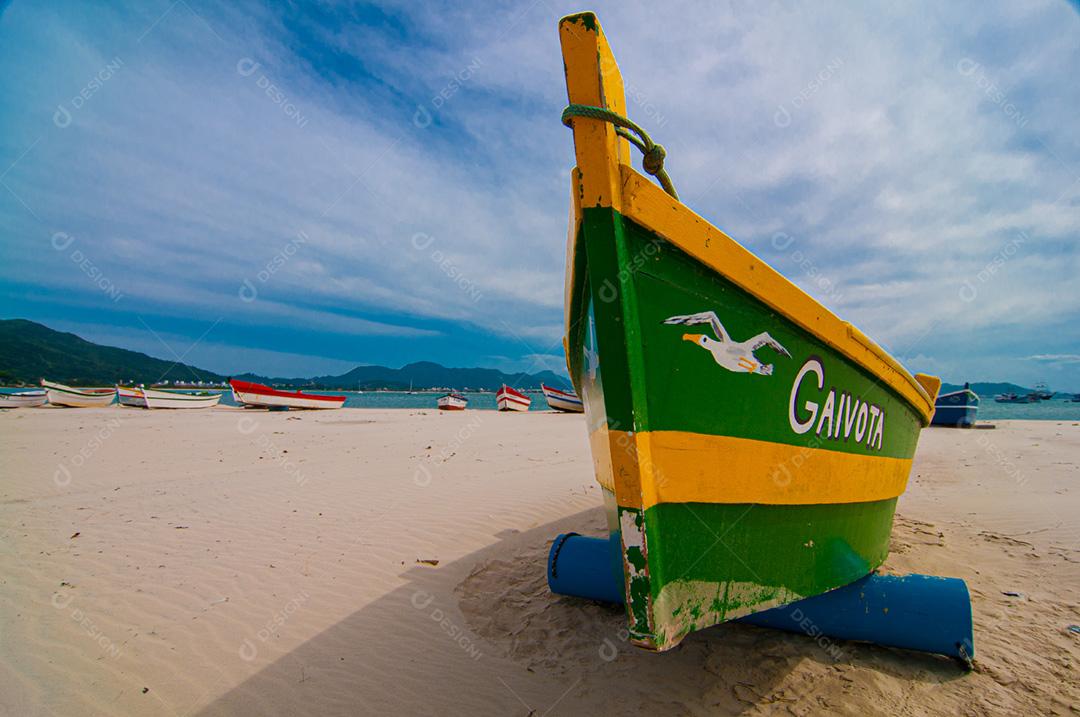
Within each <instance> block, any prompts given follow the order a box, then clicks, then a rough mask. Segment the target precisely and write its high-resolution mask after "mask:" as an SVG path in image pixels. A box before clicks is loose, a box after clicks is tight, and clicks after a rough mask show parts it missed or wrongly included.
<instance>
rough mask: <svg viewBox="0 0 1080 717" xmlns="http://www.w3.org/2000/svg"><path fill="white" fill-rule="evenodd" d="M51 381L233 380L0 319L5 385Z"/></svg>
mask: <svg viewBox="0 0 1080 717" xmlns="http://www.w3.org/2000/svg"><path fill="white" fill-rule="evenodd" d="M42 378H47V379H49V380H51V381H59V382H60V383H68V384H73V385H76V386H110V385H113V384H115V383H119V382H122V381H128V382H133V383H146V384H153V383H160V382H163V381H170V382H172V381H210V382H220V381H225V380H226V379H227V378H228V377H227V376H223V375H221V374H218V373H214V372H213V371H206V370H204V369H201V368H197V367H195V366H190V365H188V364H183V363H176V362H174V361H166V360H163V359H159V358H154V357H153V356H147V355H146V354H144V353H139V352H138V351H129V350H127V349H121V348H116V347H114V346H101V345H99V344H95V343H92V342H90V341H86V340H85V339H82V338H79V337H78V336H76V335H75V334H69V333H64V332H61V331H54V330H53V329H50V328H49V327H48V326H44V325H43V324H38V323H35V322H33V321H27V320H26V319H6V320H0V384H14V383H27V384H35V383H37V382H38V380H40V379H42ZM236 378H240V379H244V380H246V381H256V382H258V383H266V384H270V385H273V386H292V387H306V388H327V389H346V390H353V391H355V390H357V389H364V390H372V389H379V388H389V389H407V388H409V387H410V386H412V387H413V388H415V389H417V390H420V389H425V388H455V389H466V388H472V389H484V390H491V391H494V390H496V389H498V388H499V387H500V386H501V385H502V384H504V383H505V384H508V385H511V386H517V387H518V388H539V386H540V384H541V383H547V384H549V385H552V386H555V387H557V388H566V387H568V386H569V385H570V382H569V381H568V380H567V379H566V378H565V377H563V376H559V375H558V374H556V373H552V372H551V371H541V372H540V373H535V374H525V373H515V374H507V373H503V372H502V371H499V370H496V369H491V368H447V367H445V366H440V365H439V364H437V363H432V362H430V361H420V362H417V363H411V364H408V365H406V366H403V367H401V368H387V367H386V366H357V367H356V368H354V369H352V370H351V371H349V372H348V373H345V374H343V375H341V376H316V377H314V378H266V377H265V376H259V375H256V374H242V375H238V376H236Z"/></svg>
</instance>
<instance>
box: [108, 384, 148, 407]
mask: <svg viewBox="0 0 1080 717" xmlns="http://www.w3.org/2000/svg"><path fill="white" fill-rule="evenodd" d="M116 402H117V403H118V404H120V405H121V406H128V407H131V408H146V407H147V406H146V397H145V396H143V392H142V389H138V388H124V387H123V386H117V388H116Z"/></svg>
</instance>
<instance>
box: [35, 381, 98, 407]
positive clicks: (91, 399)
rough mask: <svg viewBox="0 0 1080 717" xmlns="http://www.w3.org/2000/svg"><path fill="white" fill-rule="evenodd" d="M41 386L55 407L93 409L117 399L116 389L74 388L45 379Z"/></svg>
mask: <svg viewBox="0 0 1080 717" xmlns="http://www.w3.org/2000/svg"><path fill="white" fill-rule="evenodd" d="M41 386H42V388H44V389H45V393H46V395H47V396H48V398H49V403H51V404H53V405H54V406H67V407H68V408H93V407H97V406H108V405H110V404H111V403H112V402H113V400H114V399H115V398H116V389H115V388H72V387H71V386H65V385H64V384H62V383H53V382H52V381H46V380H45V379H41Z"/></svg>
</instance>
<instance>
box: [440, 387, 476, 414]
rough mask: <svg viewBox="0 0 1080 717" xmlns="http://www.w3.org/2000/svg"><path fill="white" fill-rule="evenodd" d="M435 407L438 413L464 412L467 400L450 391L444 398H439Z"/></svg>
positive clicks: (467, 404)
mask: <svg viewBox="0 0 1080 717" xmlns="http://www.w3.org/2000/svg"><path fill="white" fill-rule="evenodd" d="M435 405H436V406H438V408H439V410H440V411H464V410H465V409H466V408H467V407H468V406H469V399H467V398H465V397H464V396H462V395H461V394H459V393H454V392H452V391H451V392H450V393H448V394H446V395H445V396H439V400H437V401H436V402H435Z"/></svg>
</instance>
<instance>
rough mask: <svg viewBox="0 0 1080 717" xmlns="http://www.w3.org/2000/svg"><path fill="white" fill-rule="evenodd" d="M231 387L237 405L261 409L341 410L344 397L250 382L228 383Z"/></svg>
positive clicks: (236, 381) (235, 380) (232, 381)
mask: <svg viewBox="0 0 1080 717" xmlns="http://www.w3.org/2000/svg"><path fill="white" fill-rule="evenodd" d="M229 385H230V386H231V387H232V393H233V398H234V399H235V400H236V402H237V403H239V404H242V405H244V406H256V407H262V408H303V409H316V408H323V409H325V408H341V407H342V406H344V405H345V399H346V398H347V397H346V396H323V395H321V394H315V393H303V392H302V391H279V390H278V389H276V388H271V387H270V386H264V385H262V384H261V383H252V382H250V381H239V380H237V379H232V380H231V381H229Z"/></svg>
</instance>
